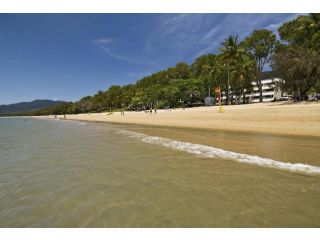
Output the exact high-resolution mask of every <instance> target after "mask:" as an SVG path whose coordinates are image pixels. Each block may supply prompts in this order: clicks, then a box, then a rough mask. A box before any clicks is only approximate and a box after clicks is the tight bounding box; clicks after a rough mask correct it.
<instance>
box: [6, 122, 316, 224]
mask: <svg viewBox="0 0 320 240" xmlns="http://www.w3.org/2000/svg"><path fill="white" fill-rule="evenodd" d="M319 146H320V139H319V138H307V137H305V138H303V137H301V138H298V137H283V136H268V135H258V134H243V133H231V132H222V131H217V132H213V131H204V130H183V129H175V128H172V129H170V128H159V127H158V128H156V127H144V126H133V125H132V126H130V125H112V124H99V123H82V122H74V121H60V120H56V121H55V120H36V119H27V120H26V121H24V119H22V118H20V119H19V118H12V119H0V227H320V147H319ZM305 163H307V164H308V165H305Z"/></svg>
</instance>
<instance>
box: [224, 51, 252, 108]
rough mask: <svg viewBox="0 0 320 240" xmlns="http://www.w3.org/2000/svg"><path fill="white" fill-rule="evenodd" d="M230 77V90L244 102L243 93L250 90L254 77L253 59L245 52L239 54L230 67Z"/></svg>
mask: <svg viewBox="0 0 320 240" xmlns="http://www.w3.org/2000/svg"><path fill="white" fill-rule="evenodd" d="M230 79H231V81H232V82H233V84H232V92H233V93H234V94H235V95H236V96H237V97H238V98H240V96H241V95H242V100H243V103H245V100H246V99H245V94H246V93H248V92H251V90H252V81H253V80H254V79H255V61H254V60H253V59H252V58H250V57H249V56H248V55H247V54H245V53H243V54H239V55H238V57H237V59H236V61H235V62H234V64H233V65H232V67H231V71H230Z"/></svg>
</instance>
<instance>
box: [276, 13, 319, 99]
mask: <svg viewBox="0 0 320 240" xmlns="http://www.w3.org/2000/svg"><path fill="white" fill-rule="evenodd" d="M279 34H280V37H281V40H282V41H283V42H282V43H281V44H279V45H278V46H277V47H276V52H275V54H274V56H273V59H272V67H273V69H274V71H275V73H276V74H278V75H279V76H280V77H282V78H283V79H285V84H284V86H283V87H284V89H285V90H287V91H289V92H291V93H292V94H294V95H295V96H296V98H298V99H300V100H303V99H305V98H306V95H307V94H308V93H309V92H312V91H318V92H319V91H320V14H319V13H314V14H309V15H308V16H299V17H298V18H296V19H294V20H292V21H290V22H287V23H285V24H283V25H282V26H281V27H280V28H279Z"/></svg>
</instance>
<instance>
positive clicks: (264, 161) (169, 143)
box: [119, 130, 320, 174]
mask: <svg viewBox="0 0 320 240" xmlns="http://www.w3.org/2000/svg"><path fill="white" fill-rule="evenodd" d="M119 133H121V134H126V135H128V136H130V137H134V138H138V139H141V140H142V141H144V142H146V143H152V144H157V145H161V146H165V147H168V148H172V149H176V150H180V151H185V152H188V153H192V154H196V155H200V156H202V157H212V158H214V157H219V158H224V159H230V160H234V161H237V162H241V163H247V164H252V165H258V166H262V167H270V168H276V169H281V170H287V171H292V172H300V173H307V174H320V167H317V166H311V165H308V164H303V163H286V162H281V161H277V160H273V159H269V158H263V157H259V156H253V155H248V154H243V153H237V152H231V151H227V150H223V149H220V148H215V147H210V146H206V145H200V144H193V143H188V142H182V141H175V140H172V139H168V138H162V137H155V136H148V135H146V134H143V133H136V132H131V131H127V130H120V131H119Z"/></svg>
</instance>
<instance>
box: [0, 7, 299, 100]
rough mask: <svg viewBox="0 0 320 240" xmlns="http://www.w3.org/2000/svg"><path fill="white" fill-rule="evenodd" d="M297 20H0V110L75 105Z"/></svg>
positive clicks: (183, 17) (225, 17)
mask: <svg viewBox="0 0 320 240" xmlns="http://www.w3.org/2000/svg"><path fill="white" fill-rule="evenodd" d="M296 16H297V14H270V13H268V14H0V104H9V103H14V102H20V101H30V100H34V99H59V100H69V101H75V100H79V99H80V98H81V97H83V96H87V95H92V94H94V93H96V92H97V90H106V89H107V88H108V87H109V86H110V85H112V84H119V85H124V84H128V83H134V82H135V81H136V80H138V79H139V78H141V77H143V76H146V75H148V74H150V73H153V72H156V71H159V70H162V69H166V68H167V67H170V66H174V65H175V64H176V63H178V62H181V61H185V62H188V63H191V62H192V61H193V60H194V59H195V58H196V57H197V56H199V55H201V54H207V53H217V52H218V50H219V47H220V43H221V42H222V41H223V39H224V38H226V37H227V36H228V35H230V34H232V35H239V38H240V40H241V39H243V38H244V37H245V36H247V35H248V34H250V33H251V32H252V31H253V30H254V29H259V28H267V29H270V30H272V31H276V30H277V28H278V27H279V26H280V25H281V24H282V23H283V22H286V21H288V20H291V19H293V18H295V17H296Z"/></svg>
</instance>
